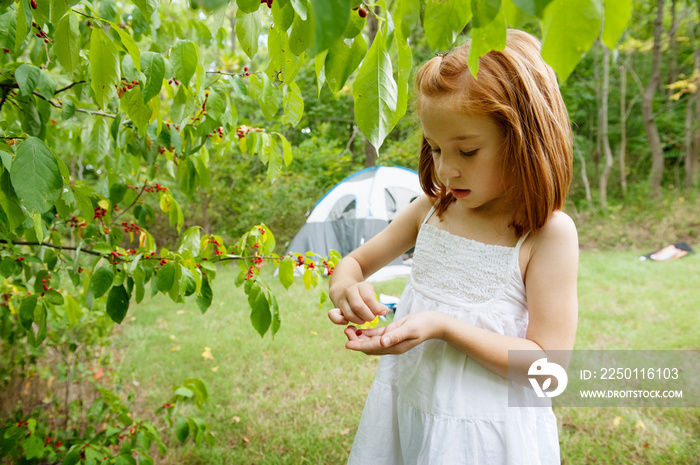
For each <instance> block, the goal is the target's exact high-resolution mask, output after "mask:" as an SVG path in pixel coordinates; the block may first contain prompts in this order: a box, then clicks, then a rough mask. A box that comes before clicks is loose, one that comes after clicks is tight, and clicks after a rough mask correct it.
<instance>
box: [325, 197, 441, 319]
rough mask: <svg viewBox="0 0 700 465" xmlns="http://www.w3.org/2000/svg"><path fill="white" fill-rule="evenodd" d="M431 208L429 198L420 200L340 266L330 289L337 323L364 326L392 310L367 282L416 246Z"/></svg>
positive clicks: (347, 257) (334, 272) (332, 277)
mask: <svg viewBox="0 0 700 465" xmlns="http://www.w3.org/2000/svg"><path fill="white" fill-rule="evenodd" d="M430 206H431V202H430V200H429V199H428V197H426V196H421V197H419V198H418V199H416V200H415V201H413V202H412V203H411V204H410V205H409V206H408V207H406V208H405V209H404V210H403V211H401V213H399V214H398V215H397V216H396V218H395V219H394V220H393V221H392V222H391V223H389V226H387V227H386V228H384V229H383V230H382V231H381V232H380V233H378V234H377V235H376V236H374V237H373V238H371V239H370V240H369V241H367V242H365V243H364V244H363V245H362V246H360V247H358V248H357V249H356V250H354V251H353V252H351V253H350V254H348V255H347V256H346V257H345V258H343V259H342V260H341V261H340V263H338V265H337V266H336V268H335V270H334V271H333V275H332V276H331V280H330V286H329V296H330V298H331V300H332V301H333V303H334V304H335V306H336V307H337V308H334V309H333V310H331V311H330V312H328V317H329V318H330V319H331V321H333V323H335V324H339V325H346V324H348V323H349V322H352V323H356V324H363V323H365V322H367V321H372V320H374V318H375V317H376V316H377V315H385V314H386V313H387V311H388V309H387V308H386V307H385V306H384V305H382V304H380V303H379V302H377V299H376V297H375V296H374V289H373V288H372V285H371V284H369V283H367V282H365V279H366V278H367V277H369V276H371V275H372V274H373V273H374V272H376V271H378V270H379V269H381V268H382V267H383V266H385V265H387V264H389V263H391V261H392V260H394V259H395V258H396V257H398V256H400V255H401V254H403V253H404V252H406V251H407V250H408V249H410V248H411V247H412V246H413V245H414V244H415V243H416V237H417V236H418V230H419V229H420V225H421V222H422V220H423V218H424V217H425V215H427V213H428V211H429V210H430Z"/></svg>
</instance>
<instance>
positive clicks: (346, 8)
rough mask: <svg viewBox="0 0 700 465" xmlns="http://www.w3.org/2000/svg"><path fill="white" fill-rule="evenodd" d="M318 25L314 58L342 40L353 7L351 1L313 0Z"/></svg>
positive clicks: (312, 4) (315, 34) (315, 19)
mask: <svg viewBox="0 0 700 465" xmlns="http://www.w3.org/2000/svg"><path fill="white" fill-rule="evenodd" d="M311 6H312V8H313V12H314V22H315V24H316V28H315V33H314V48H313V50H314V51H313V53H312V54H311V55H312V56H316V55H317V54H318V53H319V52H322V51H323V50H326V49H327V48H328V47H330V46H331V45H333V43H334V42H335V41H336V40H338V39H339V38H342V36H343V32H344V31H345V28H346V26H347V25H348V22H349V21H350V11H351V10H352V7H351V5H350V0H311Z"/></svg>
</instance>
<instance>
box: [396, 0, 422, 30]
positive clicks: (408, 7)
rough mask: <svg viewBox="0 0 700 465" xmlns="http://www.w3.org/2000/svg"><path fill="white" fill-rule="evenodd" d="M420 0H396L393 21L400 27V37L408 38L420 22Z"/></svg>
mask: <svg viewBox="0 0 700 465" xmlns="http://www.w3.org/2000/svg"><path fill="white" fill-rule="evenodd" d="M420 9H421V6H420V0H398V2H397V4H396V10H395V11H394V20H395V21H396V24H397V25H398V26H400V27H401V35H403V36H404V37H410V36H411V32H413V29H414V28H415V27H416V25H417V24H418V21H419V20H420Z"/></svg>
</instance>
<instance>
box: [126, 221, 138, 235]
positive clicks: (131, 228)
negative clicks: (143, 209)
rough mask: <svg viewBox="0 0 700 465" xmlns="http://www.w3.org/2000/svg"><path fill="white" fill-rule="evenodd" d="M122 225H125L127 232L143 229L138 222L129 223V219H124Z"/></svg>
mask: <svg viewBox="0 0 700 465" xmlns="http://www.w3.org/2000/svg"><path fill="white" fill-rule="evenodd" d="M122 226H124V232H127V233H132V232H136V233H137V232H139V231H140V230H141V227H140V226H139V225H137V224H134V223H131V224H129V223H128V222H127V221H124V222H123V223H122Z"/></svg>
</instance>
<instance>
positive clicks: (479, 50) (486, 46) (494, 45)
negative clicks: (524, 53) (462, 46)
mask: <svg viewBox="0 0 700 465" xmlns="http://www.w3.org/2000/svg"><path fill="white" fill-rule="evenodd" d="M506 32H507V31H506V20H505V17H504V16H503V13H502V12H500V11H499V12H498V15H496V18H495V19H494V20H493V21H490V22H489V23H488V24H486V26H485V27H483V28H481V27H475V28H474V29H473V30H472V42H471V46H470V47H469V57H468V58H467V65H468V66H469V70H470V71H471V73H472V75H474V76H477V73H478V72H479V58H481V57H482V56H484V55H486V54H487V53H489V52H490V51H491V50H503V49H504V48H506Z"/></svg>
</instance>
